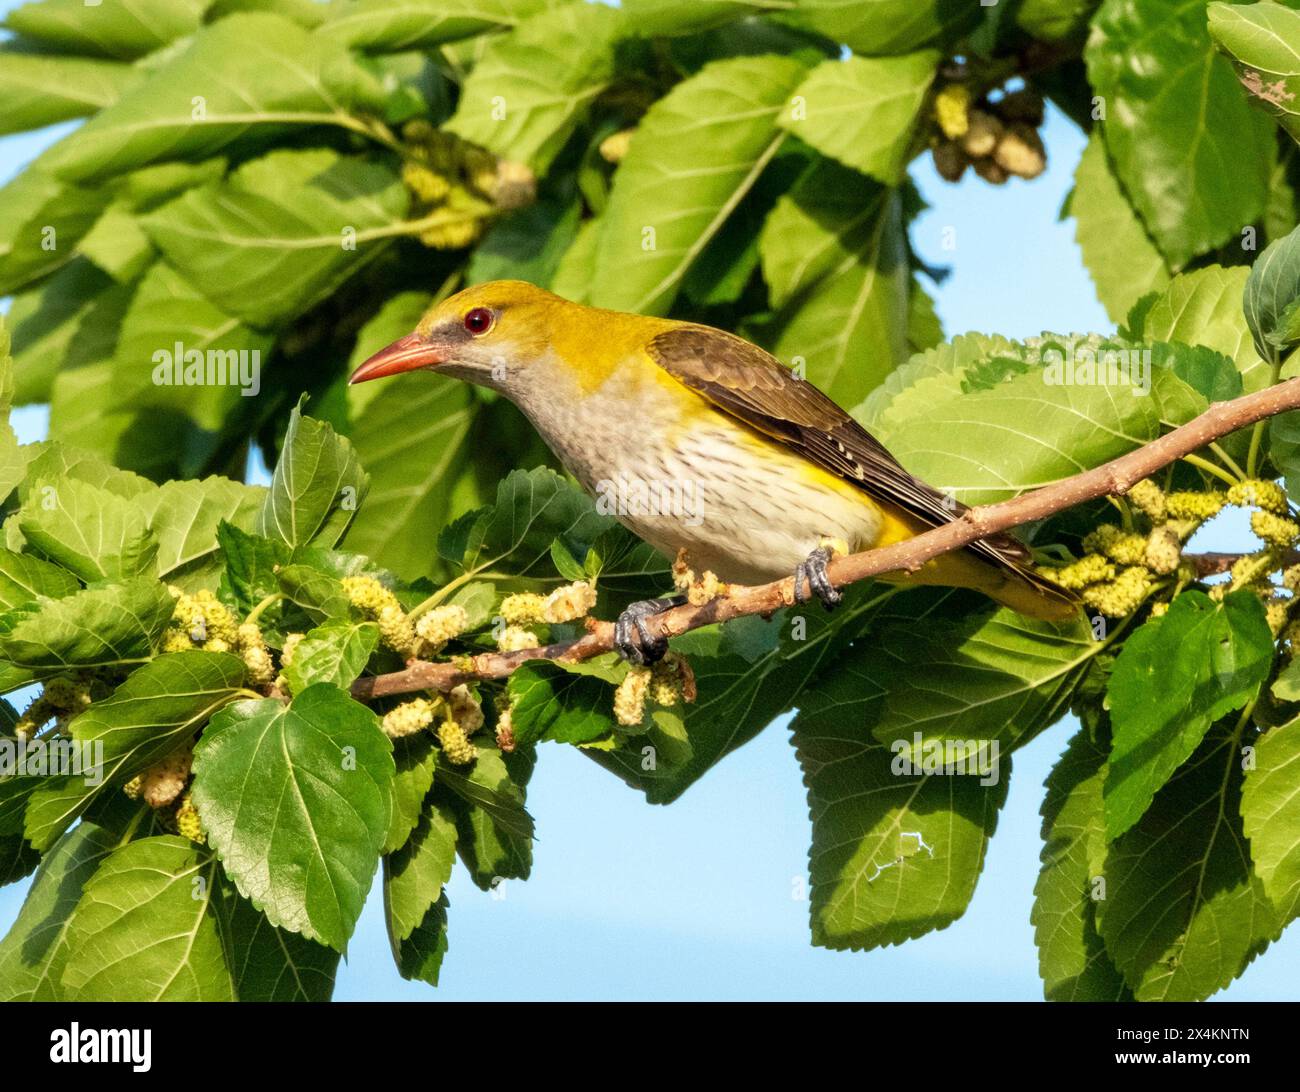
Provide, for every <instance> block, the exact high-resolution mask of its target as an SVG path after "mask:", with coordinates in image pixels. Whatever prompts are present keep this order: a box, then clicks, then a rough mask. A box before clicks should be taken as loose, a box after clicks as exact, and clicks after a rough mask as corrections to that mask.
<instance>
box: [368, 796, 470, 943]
mask: <svg viewBox="0 0 1300 1092" xmlns="http://www.w3.org/2000/svg"><path fill="white" fill-rule="evenodd" d="M455 863H456V816H455V814H454V813H453V812H452V810H451V809H450V808H449V807H447V806H446V805H445V804H438V803H430V805H429V807H428V808H427V809H426V811H425V813H424V815H423V816H422V817H421V819H420V824H419V826H417V827H416V828H415V832H414V833H413V834H412V835H411V837H410V840H409V841H408V842H407V843H406V845H404V846H403V847H402V848H401V849H400V850H398V851H397V852H396V853H394V854H392V855H391V856H389V857H386V858H385V859H384V913H385V915H386V916H387V919H388V935H389V937H390V938H391V939H392V941H393V943H394V945H398V944H400V943H401V942H402V941H404V940H406V939H408V938H409V937H410V936H411V934H412V933H414V932H415V931H416V929H418V928H419V926H420V923H421V922H423V921H424V919H425V917H427V916H428V913H429V911H430V910H432V909H433V907H434V906H435V905H436V903H437V902H438V899H439V898H441V896H442V889H443V886H444V885H445V884H446V883H447V881H448V880H449V879H450V878H451V868H452V865H453V864H455Z"/></svg>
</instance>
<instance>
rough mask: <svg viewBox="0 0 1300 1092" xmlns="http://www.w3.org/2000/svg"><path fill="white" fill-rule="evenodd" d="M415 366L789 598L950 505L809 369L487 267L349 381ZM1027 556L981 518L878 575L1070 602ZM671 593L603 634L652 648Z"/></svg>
mask: <svg viewBox="0 0 1300 1092" xmlns="http://www.w3.org/2000/svg"><path fill="white" fill-rule="evenodd" d="M417 369H424V370H427V371H430V372H433V373H435V374H438V375H445V376H451V377H453V378H456V379H460V380H465V381H468V382H470V383H476V384H480V385H482V386H484V387H488V388H490V389H492V390H495V391H497V392H499V393H500V394H501V395H502V396H504V397H505V398H508V399H509V400H510V401H512V402H513V403H514V404H515V405H516V406H517V407H518V408H519V409H520V410H521V411H522V412H523V414H524V416H525V417H526V418H527V419H528V421H529V422H530V423H531V424H532V426H533V428H535V429H536V430H537V432H538V433H539V434H540V435H541V437H542V439H543V440H544V441H545V443H546V444H547V445H548V446H549V447H550V449H551V451H552V452H553V453H554V454H555V456H556V457H557V458H558V459H559V461H560V463H561V464H562V465H563V466H564V467H565V469H566V470H567V471H568V472H569V473H570V474H571V475H572V476H573V477H574V478H575V479H577V481H578V482H579V483H580V484H581V485H582V487H583V488H584V489H585V490H586V491H587V492H588V493H589V494H591V495H593V496H594V497H596V498H597V500H598V507H601V504H602V503H603V505H604V507H603V508H602V509H601V510H607V511H609V512H610V514H612V515H614V516H615V517H616V518H618V519H619V521H620V522H622V523H623V524H624V525H625V526H626V527H628V528H629V529H630V530H631V531H632V532H633V533H635V534H636V535H638V536H640V537H641V538H642V539H644V540H645V541H646V542H648V543H650V545H652V546H653V547H655V548H656V549H657V550H659V551H660V552H661V553H663V554H665V555H666V556H668V557H670V558H671V557H674V556H677V555H678V553H679V551H682V550H685V551H686V556H687V557H688V558H689V559H690V564H691V567H692V568H693V569H694V570H698V571H701V572H703V571H709V572H712V573H714V574H715V576H716V577H717V578H718V579H719V580H722V581H726V582H729V583H737V584H753V583H766V582H767V581H770V580H775V579H777V578H780V577H784V576H788V575H790V574H792V573H793V575H794V578H795V599H796V601H797V602H800V603H803V602H807V601H808V600H809V598H810V597H811V594H815V595H816V596H817V597H818V599H820V600H821V602H822V603H823V605H824V606H826V608H827V609H830V608H831V607H833V606H834V605H835V604H836V603H838V602H839V600H840V598H841V593H840V592H839V590H838V589H836V588H835V587H834V586H833V585H832V584H831V583H830V581H829V579H828V578H827V573H826V568H827V564H828V562H829V561H830V559H831V558H832V557H833V556H834V555H835V554H836V553H840V552H856V551H859V550H865V549H870V548H873V547H878V546H884V545H888V544H890V543H893V542H898V541H902V540H904V539H907V538H911V537H913V536H915V535H917V534H920V533H922V532H924V531H927V530H930V529H932V528H934V527H938V526H940V525H942V524H944V523H948V522H950V521H952V520H954V519H956V518H958V517H959V516H960V515H961V514H962V512H964V511H965V506H964V505H962V504H961V503H959V502H957V501H956V500H955V499H954V498H952V497H951V496H950V495H948V494H946V493H944V492H942V491H941V490H939V489H936V488H934V487H933V486H931V485H928V484H926V483H925V482H923V481H921V480H920V479H918V478H916V477H914V476H913V475H912V474H910V473H908V472H907V470H905V469H904V468H903V466H902V465H901V464H900V463H899V462H898V460H897V459H895V458H894V457H893V456H892V455H891V454H890V453H889V451H888V450H886V448H885V447H884V445H882V444H881V443H880V442H879V441H878V440H876V438H875V437H874V436H872V435H871V433H869V432H868V431H867V430H866V429H865V428H864V427H863V426H862V425H861V424H859V423H858V422H857V421H856V420H854V418H853V417H851V416H850V415H849V414H848V413H847V412H845V411H844V410H843V409H842V408H841V407H840V406H839V405H837V404H836V403H835V402H834V401H833V400H832V399H831V398H829V397H828V396H827V395H825V394H824V393H823V392H822V391H820V390H818V388H817V387H816V386H814V385H813V384H812V383H811V382H809V381H808V380H806V379H804V378H802V377H801V376H799V375H797V374H796V373H795V372H794V371H792V370H791V369H790V368H788V367H786V366H785V365H784V364H782V363H781V362H780V361H779V360H777V359H776V358H775V357H773V356H771V355H770V354H769V353H767V352H766V351H765V350H763V349H761V348H759V347H758V346H756V345H753V344H751V343H750V342H748V341H746V340H745V339H743V338H741V337H738V336H737V335H735V334H731V333H728V332H726V331H724V330H719V329H715V328H713V327H710V326H705V325H701V324H698V323H693V322H685V321H679V320H675V319H670V318H662V317H657V316H649V315H637V314H627V313H623V312H618V311H609V310H603V309H600V308H596V307H589V306H587V305H585V304H580V303H574V302H572V301H570V300H566V299H563V298H562V297H560V296H557V295H555V294H554V293H552V292H549V291H547V290H545V289H543V288H539V287H537V286H535V285H533V284H530V283H528V282H526V281H517V280H500V281H490V282H487V283H484V284H479V285H474V286H472V287H469V288H466V289H463V290H462V291H460V292H457V293H456V294H454V295H451V296H449V297H447V298H446V299H444V300H442V301H441V302H437V303H435V304H434V305H433V306H432V307H430V309H429V310H428V311H427V313H426V314H425V315H424V316H423V317H422V318H421V319H420V321H419V323H418V324H417V325H416V327H415V329H414V331H412V332H411V333H410V334H407V335H406V336H404V337H402V338H399V339H398V340H397V341H395V342H393V343H392V344H391V345H389V346H387V347H386V348H384V349H381V350H380V351H379V352H377V353H375V354H374V355H372V356H371V357H369V358H368V359H367V360H366V361H364V362H363V363H362V364H361V365H360V366H359V367H358V368H357V369H356V370H355V371H354V372H353V374H352V376H351V378H350V379H349V383H363V382H368V381H371V380H375V379H379V378H382V377H384V376H391V375H396V374H399V373H404V372H410V371H414V370H417ZM1032 556H1033V555H1032V553H1031V551H1030V549H1029V548H1028V547H1027V546H1026V545H1025V544H1024V543H1022V542H1021V541H1019V540H1018V539H1016V538H1014V537H1013V536H1011V535H1009V534H995V535H989V536H986V537H985V538H982V539H978V540H976V541H975V542H973V543H971V544H970V545H969V546H967V547H965V548H963V549H962V550H960V551H955V552H952V553H948V554H943V555H940V556H939V557H936V558H934V559H933V560H931V561H928V562H926V563H925V564H924V565H923V566H921V567H920V568H919V569H918V570H917V571H915V572H911V573H896V574H889V575H888V576H886V577H885V578H884V579H887V580H896V581H899V580H901V581H906V582H909V583H913V584H935V585H941V586H948V587H959V588H974V589H976V590H978V591H980V592H983V593H984V594H985V595H987V596H988V597H990V598H991V599H993V600H994V601H995V602H997V603H999V604H1001V605H1003V606H1006V607H1009V608H1011V609H1012V610H1015V611H1017V612H1019V613H1021V614H1023V615H1027V616H1029V617H1031V618H1036V619H1043V620H1048V621H1063V620H1065V619H1068V618H1070V617H1072V616H1074V615H1075V614H1076V613H1077V611H1078V600H1077V599H1076V598H1075V597H1074V596H1073V595H1072V594H1071V593H1069V592H1067V591H1065V590H1064V589H1062V588H1061V587H1059V586H1058V585H1056V584H1053V583H1051V582H1050V581H1048V580H1046V579H1045V578H1044V577H1042V576H1040V575H1039V574H1037V573H1036V572H1034V571H1033V569H1032V568H1031V563H1032ZM680 602H682V598H681V597H680V596H666V597H660V598H655V599H647V600H642V601H640V602H637V603H633V604H632V605H631V606H629V607H627V608H626V609H625V610H624V611H623V612H622V613H621V614H620V615H619V618H618V620H617V622H616V624H615V641H614V644H615V648H616V649H617V650H618V652H619V653H620V654H621V655H622V656H623V657H624V658H625V659H627V660H628V661H630V662H631V663H633V664H648V663H653V662H654V661H655V660H657V659H659V658H661V657H662V656H663V655H664V654H665V652H666V651H667V642H666V641H665V640H664V639H663V638H661V637H657V636H654V635H652V634H651V632H650V631H649V629H648V627H647V626H646V624H645V620H646V619H647V618H649V617H650V616H652V615H653V614H656V613H658V612H660V611H663V610H667V609H669V608H670V607H672V606H676V605H678V604H679V603H680Z"/></svg>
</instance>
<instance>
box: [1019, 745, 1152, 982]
mask: <svg viewBox="0 0 1300 1092" xmlns="http://www.w3.org/2000/svg"><path fill="white" fill-rule="evenodd" d="M1105 772H1106V747H1105V745H1104V744H1098V743H1095V742H1093V740H1092V739H1090V738H1089V735H1088V732H1087V730H1086V729H1084V730H1081V731H1079V732H1077V733H1076V734H1075V736H1074V738H1073V739H1071V740H1070V745H1069V747H1067V748H1066V751H1065V753H1064V754H1063V755H1062V756H1061V757H1060V759H1059V760H1058V761H1057V763H1056V765H1055V766H1054V767H1053V768H1052V772H1051V774H1050V775H1049V776H1048V779H1047V796H1046V797H1045V798H1044V800H1043V807H1042V815H1043V850H1042V853H1041V854H1040V859H1041V861H1042V869H1041V870H1040V871H1039V873H1038V882H1037V883H1035V884H1034V909H1033V913H1032V914H1031V915H1030V920H1031V921H1032V922H1033V925H1034V941H1035V943H1036V944H1037V945H1038V973H1039V974H1040V975H1042V978H1043V994H1044V996H1045V997H1046V998H1047V1000H1048V1001H1129V1000H1132V994H1131V993H1130V991H1129V989H1128V987H1127V986H1126V985H1125V983H1124V978H1123V976H1122V975H1121V974H1120V973H1119V971H1118V970H1116V969H1115V965H1114V964H1113V963H1112V962H1111V960H1110V957H1109V956H1108V955H1107V954H1106V949H1105V946H1104V945H1103V944H1102V940H1101V935H1100V934H1099V933H1098V932H1097V901H1096V900H1097V896H1098V893H1099V892H1102V891H1104V887H1102V884H1104V880H1100V879H1099V878H1100V877H1101V875H1102V867H1103V864H1104V862H1105V858H1106V838H1105V827H1106V824H1105V811H1104V805H1103V803H1102V797H1101V791H1102V781H1103V780H1104V778H1105Z"/></svg>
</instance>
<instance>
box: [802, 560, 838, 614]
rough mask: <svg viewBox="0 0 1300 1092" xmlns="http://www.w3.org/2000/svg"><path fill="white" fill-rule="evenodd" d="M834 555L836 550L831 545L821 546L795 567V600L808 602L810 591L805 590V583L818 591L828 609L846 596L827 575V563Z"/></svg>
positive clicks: (819, 597) (818, 596)
mask: <svg viewBox="0 0 1300 1092" xmlns="http://www.w3.org/2000/svg"><path fill="white" fill-rule="evenodd" d="M833 556H834V551H833V550H832V549H831V548H830V547H829V546H819V547H818V548H817V549H815V550H814V551H813V552H812V553H810V554H809V555H808V556H807V557H806V558H805V559H804V560H803V561H801V562H799V564H798V565H796V566H795V567H794V601H795V602H796V603H806V602H807V601H808V593H807V592H806V591H804V583H805V582H807V584H808V586H809V587H810V588H812V590H813V591H814V592H815V593H816V595H817V598H818V599H820V600H821V601H822V606H823V607H825V608H826V609H827V610H830V609H832V608H833V607H834V606H835V605H836V604H837V603H838V602H839V601H840V600H841V599H843V598H844V596H843V595H842V594H841V593H840V591H839V590H838V589H837V588H835V587H834V586H833V585H832V584H831V582H830V578H829V577H828V576H827V575H826V564H827V562H829V561H830V559H831V558H832V557H833Z"/></svg>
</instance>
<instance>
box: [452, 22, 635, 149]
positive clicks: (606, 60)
mask: <svg viewBox="0 0 1300 1092" xmlns="http://www.w3.org/2000/svg"><path fill="white" fill-rule="evenodd" d="M627 29H628V28H627V26H626V20H625V19H624V17H623V15H622V13H620V12H619V11H617V10H615V9H613V8H610V7H608V6H606V5H604V4H565V5H563V6H561V7H558V8H556V9H554V10H552V11H543V12H540V13H538V14H536V15H534V16H532V17H531V18H528V19H525V20H524V21H523V22H522V23H520V24H519V26H518V27H517V28H516V29H515V30H513V31H511V32H510V33H509V34H506V35H503V36H501V37H498V38H495V39H491V40H489V41H488V44H487V46H486V48H485V49H484V52H483V56H482V58H481V59H480V60H479V61H478V63H477V64H475V66H474V68H473V70H472V71H471V72H470V74H469V77H468V78H467V79H466V80H465V82H464V84H463V85H462V87H461V92H460V102H459V103H458V105H457V107H456V113H455V114H454V115H453V116H452V118H451V120H450V121H449V122H448V123H447V125H446V128H447V129H448V130H449V131H451V132H453V133H455V134H456V135H457V136H461V137H464V138H465V139H466V140H472V141H474V142H475V143H476V144H481V145H484V146H486V147H487V148H490V149H491V150H492V151H494V152H496V153H497V154H498V155H500V156H504V157H505V158H507V159H512V160H517V161H519V162H523V163H527V164H529V165H530V166H531V167H532V168H533V169H534V170H535V171H536V172H537V173H538V174H541V173H543V172H544V171H545V170H546V168H547V167H549V166H550V163H551V161H552V160H553V159H554V158H555V156H556V155H557V154H558V153H559V150H560V149H561V148H562V147H563V146H564V143H565V141H566V140H568V138H569V136H570V134H571V133H572V132H573V131H574V129H575V128H576V127H577V126H578V125H579V124H580V123H581V121H582V119H583V117H584V116H585V114H586V112H587V108H588V107H589V106H590V104H591V102H592V100H593V99H594V98H595V97H596V96H597V95H598V94H600V92H601V91H602V90H604V88H605V86H606V85H607V84H608V83H609V82H610V80H611V79H612V78H613V76H614V45H615V43H616V42H617V41H618V40H619V38H620V37H621V36H622V35H623V34H625V33H626V32H627Z"/></svg>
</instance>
